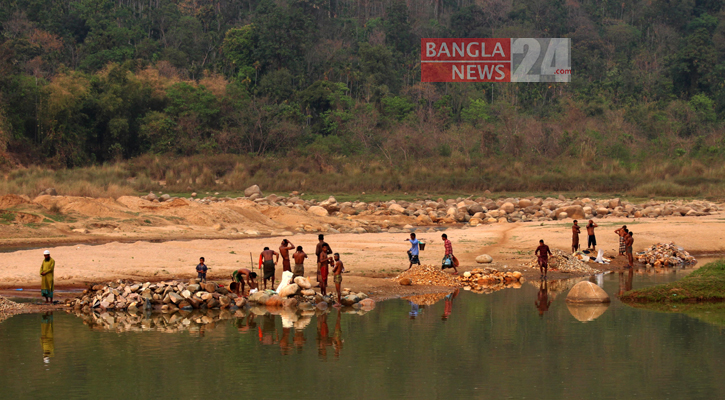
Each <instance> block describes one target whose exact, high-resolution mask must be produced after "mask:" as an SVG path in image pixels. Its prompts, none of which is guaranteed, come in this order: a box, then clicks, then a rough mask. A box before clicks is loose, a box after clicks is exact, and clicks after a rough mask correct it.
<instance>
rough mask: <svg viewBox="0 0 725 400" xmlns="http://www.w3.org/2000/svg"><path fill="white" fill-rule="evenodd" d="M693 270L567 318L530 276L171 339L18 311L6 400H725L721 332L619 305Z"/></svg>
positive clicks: (7, 335) (146, 324) (118, 321)
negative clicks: (493, 286)
mask: <svg viewBox="0 0 725 400" xmlns="http://www.w3.org/2000/svg"><path fill="white" fill-rule="evenodd" d="M682 276H683V272H682V271H679V272H677V273H675V274H656V275H639V274H633V275H632V276H630V275H629V274H627V273H624V274H618V273H614V274H609V275H605V276H604V277H602V278H601V279H600V284H602V286H603V287H604V289H605V290H606V291H607V293H609V294H610V295H612V297H613V299H612V300H613V301H612V303H611V305H609V306H608V307H605V308H597V307H593V308H584V309H581V308H579V309H571V310H570V308H569V307H568V306H567V304H566V303H565V301H564V299H565V297H566V293H567V290H566V289H567V288H568V287H570V286H571V285H572V284H573V282H569V283H562V282H551V283H548V284H547V285H546V287H543V285H540V284H539V283H534V284H531V283H526V284H524V285H523V287H522V288H521V289H507V290H503V291H499V292H495V293H493V294H474V293H469V292H465V291H461V292H460V293H458V295H457V296H455V297H453V296H449V297H448V298H442V297H443V296H438V297H440V298H441V299H440V301H438V302H436V303H435V304H432V305H427V306H425V305H423V306H421V305H416V304H415V303H411V302H410V301H408V300H404V299H396V300H390V301H384V302H380V303H378V304H377V307H376V308H375V309H374V310H372V311H370V312H367V313H363V312H359V313H356V314H347V313H341V312H338V311H337V310H335V309H332V310H330V311H329V312H327V313H320V312H318V313H316V315H312V314H314V313H312V312H308V313H307V314H310V316H309V317H302V318H298V320H297V321H296V322H295V325H296V326H297V329H295V328H294V327H292V328H285V327H284V326H289V324H290V323H292V321H291V320H290V319H289V315H288V316H287V317H288V318H287V319H286V320H285V321H284V322H283V319H282V317H281V316H280V315H272V314H267V315H256V316H254V318H250V317H251V314H249V315H247V316H244V317H241V318H237V317H233V316H232V317H231V318H230V319H224V320H221V321H218V322H216V323H212V324H208V325H205V327H204V329H200V328H199V325H197V324H196V323H195V322H194V319H200V318H203V317H204V316H202V315H194V316H189V317H188V318H182V317H177V318H176V320H175V321H168V319H163V318H162V319H161V320H160V321H161V322H164V321H165V322H164V323H165V324H166V325H164V326H166V327H167V328H168V329H167V330H176V332H174V333H167V332H159V331H148V330H149V329H153V328H154V326H159V325H158V324H159V323H160V322H159V318H160V317H159V316H158V315H156V316H152V317H150V318H146V317H144V316H140V317H134V318H137V319H136V323H134V324H130V325H129V324H128V323H127V324H126V325H124V324H123V321H126V322H128V318H125V317H123V316H121V315H119V316H116V317H113V318H111V319H110V321H111V322H110V323H109V322H108V316H104V317H105V318H106V319H105V320H103V321H104V324H105V325H103V324H96V323H93V322H91V321H92V319H88V318H87V319H85V320H84V319H81V318H79V317H77V316H75V315H72V314H67V313H65V312H55V313H53V315H40V314H27V315H19V316H15V317H12V318H10V319H8V320H6V321H4V322H2V323H0V365H1V366H2V368H1V373H0V398H7V399H25V398H28V399H30V398H33V399H37V398H41V399H42V398H47V399H51V398H52V399H57V398H63V399H86V398H103V399H121V398H124V399H125V398H133V399H142V398H163V399H166V398H171V399H201V398H224V397H228V398H258V399H269V398H279V399H290V398H295V399H308V398H309V399H312V398H329V397H332V396H335V397H340V398H345V399H346V398H355V399H381V398H382V399H385V398H411V399H436V398H487V399H488V398H501V399H508V398H512V399H527V398H528V399H615V398H616V399H633V398H638V399H715V398H723V397H725V380H723V379H722V376H723V367H724V366H725V359H724V358H723V356H725V335H723V332H724V331H723V329H722V327H719V326H716V325H711V324H708V323H706V322H703V321H701V320H699V319H696V318H691V317H689V316H686V315H682V314H671V313H659V312H652V311H646V310H640V309H635V308H631V307H628V306H626V305H623V304H621V303H620V302H619V301H618V300H617V299H616V298H615V297H614V295H615V294H616V293H617V292H619V291H620V290H624V289H629V287H635V288H636V287H640V286H644V285H651V284H654V283H662V282H667V281H671V280H674V279H676V278H679V277H682ZM545 294H546V295H545ZM416 301H417V302H418V303H425V301H421V299H416ZM428 302H430V301H428ZM549 302H550V303H549ZM255 310H256V312H257V313H259V314H262V313H263V310H260V309H255ZM217 314H218V313H217ZM237 315H240V314H237ZM222 316H223V317H224V318H229V317H230V315H228V314H226V315H222ZM218 317H219V315H211V317H207V318H209V320H212V319H214V318H218ZM154 318H155V320H156V321H157V323H156V325H154V323H153V321H154ZM295 318H297V317H295ZM101 319H102V318H101ZM101 319H99V320H101ZM582 321H586V322H582ZM304 325H306V326H304ZM129 327H130V328H129ZM171 327H178V329H176V328H174V329H172V328H171ZM144 329H146V330H147V331H144Z"/></svg>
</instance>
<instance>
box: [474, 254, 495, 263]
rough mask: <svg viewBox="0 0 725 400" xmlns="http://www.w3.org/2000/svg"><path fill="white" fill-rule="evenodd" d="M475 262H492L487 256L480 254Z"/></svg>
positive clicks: (491, 258)
mask: <svg viewBox="0 0 725 400" xmlns="http://www.w3.org/2000/svg"><path fill="white" fill-rule="evenodd" d="M476 262H477V263H479V264H490V263H492V262H493V257H491V256H489V255H488V254H481V255H480V256H478V257H476Z"/></svg>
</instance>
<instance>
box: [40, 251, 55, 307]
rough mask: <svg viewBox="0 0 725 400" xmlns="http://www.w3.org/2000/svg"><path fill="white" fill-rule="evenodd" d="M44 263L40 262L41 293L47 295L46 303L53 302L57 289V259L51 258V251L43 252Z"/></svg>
mask: <svg viewBox="0 0 725 400" xmlns="http://www.w3.org/2000/svg"><path fill="white" fill-rule="evenodd" d="M43 257H44V260H43V263H42V264H40V276H41V278H40V294H41V295H42V296H43V297H45V302H46V303H52V302H53V291H54V290H55V280H54V279H53V272H54V271H55V260H54V259H52V258H50V251H48V250H46V251H44V252H43Z"/></svg>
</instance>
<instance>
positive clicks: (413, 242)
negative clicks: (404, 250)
mask: <svg viewBox="0 0 725 400" xmlns="http://www.w3.org/2000/svg"><path fill="white" fill-rule="evenodd" d="M405 241H407V242H410V250H408V260H410V266H409V267H408V269H411V268H413V264H418V265H420V260H419V259H418V255H419V254H420V252H419V247H418V245H419V244H420V242H419V241H418V239H416V238H415V233H411V234H410V239H405Z"/></svg>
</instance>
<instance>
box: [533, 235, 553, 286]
mask: <svg viewBox="0 0 725 400" xmlns="http://www.w3.org/2000/svg"><path fill="white" fill-rule="evenodd" d="M534 255H536V256H537V257H538V261H539V271H540V272H541V277H542V278H546V272H547V271H548V269H549V256H550V255H551V250H550V249H549V246H547V245H545V244H544V240H543V239H542V240H539V247H537V248H536V251H534Z"/></svg>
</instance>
